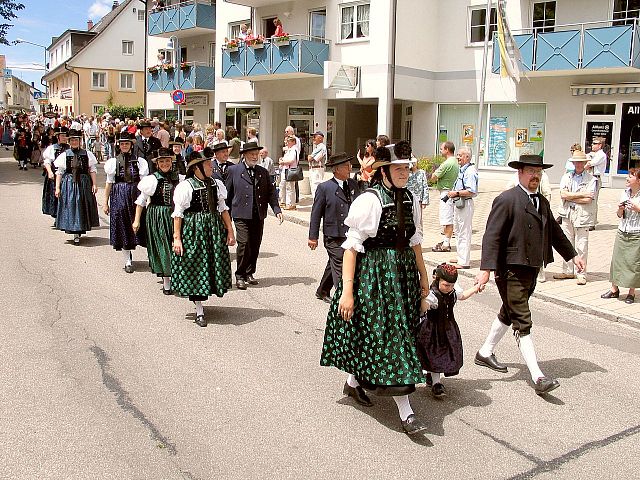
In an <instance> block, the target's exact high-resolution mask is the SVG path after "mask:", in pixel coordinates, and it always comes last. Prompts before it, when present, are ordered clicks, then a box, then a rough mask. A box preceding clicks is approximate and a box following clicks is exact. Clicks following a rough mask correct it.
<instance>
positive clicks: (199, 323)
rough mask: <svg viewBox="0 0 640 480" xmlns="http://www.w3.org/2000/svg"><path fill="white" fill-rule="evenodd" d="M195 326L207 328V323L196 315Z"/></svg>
mask: <svg viewBox="0 0 640 480" xmlns="http://www.w3.org/2000/svg"><path fill="white" fill-rule="evenodd" d="M196 325H198V326H199V327H206V326H207V321H206V320H205V319H204V315H196Z"/></svg>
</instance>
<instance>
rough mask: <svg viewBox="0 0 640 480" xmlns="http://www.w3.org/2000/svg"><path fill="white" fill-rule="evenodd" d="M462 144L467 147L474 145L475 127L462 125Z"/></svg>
mask: <svg viewBox="0 0 640 480" xmlns="http://www.w3.org/2000/svg"><path fill="white" fill-rule="evenodd" d="M462 143H465V144H467V145H469V144H472V143H473V125H472V124H471V123H465V124H463V125H462Z"/></svg>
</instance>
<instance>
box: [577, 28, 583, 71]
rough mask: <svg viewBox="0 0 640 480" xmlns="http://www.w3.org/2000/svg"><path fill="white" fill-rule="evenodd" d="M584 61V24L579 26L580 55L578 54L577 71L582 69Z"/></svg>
mask: <svg viewBox="0 0 640 480" xmlns="http://www.w3.org/2000/svg"><path fill="white" fill-rule="evenodd" d="M583 59H584V23H582V24H580V53H578V70H580V69H582V61H583Z"/></svg>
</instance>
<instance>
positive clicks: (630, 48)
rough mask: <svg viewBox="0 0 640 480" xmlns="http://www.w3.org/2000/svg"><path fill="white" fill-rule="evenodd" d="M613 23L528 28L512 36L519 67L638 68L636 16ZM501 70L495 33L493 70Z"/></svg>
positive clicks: (551, 69)
mask: <svg viewBox="0 0 640 480" xmlns="http://www.w3.org/2000/svg"><path fill="white" fill-rule="evenodd" d="M611 23H612V22H593V23H579V24H571V25H556V26H555V27H554V30H555V31H553V32H541V31H535V30H531V29H530V30H529V32H525V33H520V34H516V35H514V38H515V41H516V44H517V45H518V47H519V49H520V55H521V57H522V65H521V69H522V70H524V71H530V72H557V71H562V70H568V71H575V70H584V71H588V70H594V69H603V68H621V67H622V68H624V67H627V68H640V31H639V25H638V19H634V20H633V21H632V22H630V23H629V24H628V25H611ZM499 71H500V50H499V48H498V43H497V36H494V39H493V65H492V72H493V73H498V72H499Z"/></svg>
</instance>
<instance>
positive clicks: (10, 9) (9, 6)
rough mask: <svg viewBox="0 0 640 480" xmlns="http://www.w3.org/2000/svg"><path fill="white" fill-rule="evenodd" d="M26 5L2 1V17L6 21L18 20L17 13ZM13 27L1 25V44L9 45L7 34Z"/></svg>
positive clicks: (0, 9)
mask: <svg viewBox="0 0 640 480" xmlns="http://www.w3.org/2000/svg"><path fill="white" fill-rule="evenodd" d="M23 8H24V5H23V4H22V3H18V2H14V1H12V0H0V16H1V17H2V18H4V19H5V20H11V19H12V18H18V15H16V13H15V12H17V11H19V10H22V9H23ZM10 27H13V25H12V24H10V23H2V24H0V44H1V45H9V42H8V41H7V32H8V31H9V28H10Z"/></svg>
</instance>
